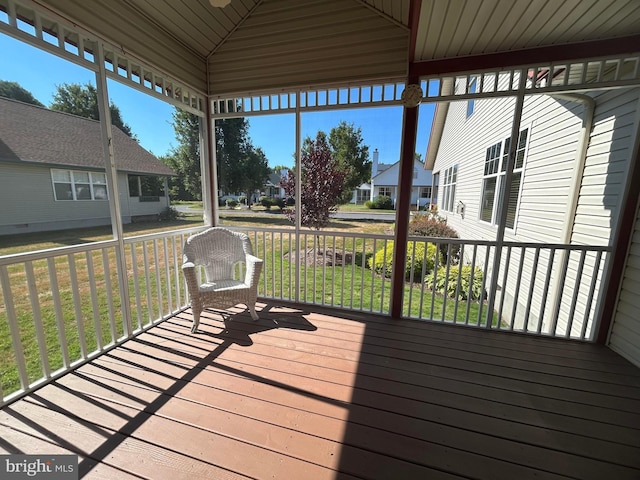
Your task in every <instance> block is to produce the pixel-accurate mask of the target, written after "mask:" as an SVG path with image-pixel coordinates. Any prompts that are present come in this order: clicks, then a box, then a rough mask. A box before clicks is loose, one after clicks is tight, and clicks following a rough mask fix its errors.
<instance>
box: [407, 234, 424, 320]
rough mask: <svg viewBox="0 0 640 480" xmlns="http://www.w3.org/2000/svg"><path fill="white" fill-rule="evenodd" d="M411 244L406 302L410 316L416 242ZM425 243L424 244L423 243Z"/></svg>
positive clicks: (408, 315)
mask: <svg viewBox="0 0 640 480" xmlns="http://www.w3.org/2000/svg"><path fill="white" fill-rule="evenodd" d="M411 243H412V244H413V246H412V247H411V259H410V262H411V264H410V265H408V267H409V301H408V302H407V313H406V315H407V317H410V316H411V307H412V306H413V284H414V281H415V279H414V274H415V272H414V270H415V268H416V244H417V242H411ZM425 245H426V244H425ZM425 250H426V248H425Z"/></svg>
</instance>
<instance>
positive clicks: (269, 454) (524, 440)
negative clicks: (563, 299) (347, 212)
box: [0, 303, 640, 480]
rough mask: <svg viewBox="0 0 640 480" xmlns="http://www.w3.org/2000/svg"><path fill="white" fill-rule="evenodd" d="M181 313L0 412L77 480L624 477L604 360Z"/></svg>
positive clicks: (550, 344)
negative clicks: (63, 460) (74, 459)
mask: <svg viewBox="0 0 640 480" xmlns="http://www.w3.org/2000/svg"><path fill="white" fill-rule="evenodd" d="M263 306H264V308H263V312H262V314H261V319H260V320H259V321H258V322H255V323H254V322H252V321H251V319H250V317H249V316H248V315H247V314H238V315H234V316H232V317H231V319H230V320H227V321H226V322H224V321H222V319H221V317H220V315H218V314H215V313H212V312H206V313H205V314H204V318H203V320H202V323H201V329H200V331H199V332H198V333H197V334H191V333H190V332H189V327H190V324H191V317H190V314H189V312H185V313H183V314H181V315H178V316H177V317H175V318H173V319H171V320H169V321H167V322H164V323H163V324H161V325H159V326H157V327H155V328H153V329H151V330H149V331H148V332H146V333H144V334H142V335H141V336H139V337H138V338H137V339H135V340H132V341H129V342H127V343H126V344H124V345H123V346H121V347H119V348H117V349H114V350H112V351H111V352H110V353H108V354H106V355H103V356H102V357H100V358H99V359H97V360H95V361H93V362H91V363H90V364H87V365H84V366H83V367H81V368H79V369H78V370H77V371H75V372H73V373H71V374H68V375H66V376H65V377H63V378H62V379H60V380H59V381H56V382H54V383H53V384H50V385H48V386H46V387H44V388H42V389H40V390H39V391H37V392H35V393H34V394H32V395H30V396H28V397H26V398H24V399H22V400H20V401H18V402H16V403H14V404H12V405H10V406H9V407H7V408H5V409H4V410H2V411H0V453H28V454H32V453H33V454H61V453H74V454H78V455H79V467H80V477H81V478H103V479H118V478H151V479H172V480H175V479H199V478H202V479H236V478H255V479H274V478H278V479H287V480H289V479H291V480H298V479H300V480H306V479H310V480H323V479H351V478H364V479H394V480H395V479H453V478H474V479H484V478H492V479H507V480H514V479H518V480H521V479H529V478H536V479H546V478H554V479H555V478H580V479H598V480H601V479H616V480H620V479H639V478H640V370H639V369H637V368H635V367H633V366H632V365H631V364H629V363H628V362H626V361H625V360H623V359H622V358H621V357H619V356H618V355H616V354H615V353H613V352H612V351H611V350H609V349H607V348H602V347H598V346H595V345H586V344H578V343H572V342H565V341H562V340H553V339H538V338H532V337H524V336H519V335H509V334H505V333H497V332H486V331H478V330H472V329H465V328H460V327H450V326H446V325H433V324H427V323H422V322H412V321H393V320H390V319H386V318H384V317H378V316H376V315H368V314H352V313H349V312H342V311H335V310H330V309H326V310H325V309H317V308H314V309H313V312H311V311H309V310H307V309H306V307H300V308H298V307H296V306H293V305H288V306H287V305H283V304H279V303H269V304H266V305H263Z"/></svg>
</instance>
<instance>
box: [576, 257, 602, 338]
mask: <svg viewBox="0 0 640 480" xmlns="http://www.w3.org/2000/svg"><path fill="white" fill-rule="evenodd" d="M601 260H602V250H599V251H598V253H597V254H596V261H595V263H594V265H593V269H592V271H591V287H590V288H589V296H588V297H587V303H586V305H585V309H584V320H583V322H582V330H581V331H580V340H584V339H585V338H586V334H587V326H588V325H589V317H590V316H591V305H592V304H593V296H594V293H595V291H596V285H597V284H598V278H599V277H600V261H601ZM592 337H593V332H592V331H591V332H589V340H592Z"/></svg>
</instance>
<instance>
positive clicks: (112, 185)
mask: <svg viewBox="0 0 640 480" xmlns="http://www.w3.org/2000/svg"><path fill="white" fill-rule="evenodd" d="M97 45H98V51H97V59H96V64H97V65H98V71H97V72H96V91H97V96H98V112H99V113H100V128H101V131H102V146H103V153H104V161H105V171H106V174H107V188H108V191H109V211H110V213H111V227H112V229H113V236H114V237H115V239H116V240H117V241H118V245H117V247H116V257H117V261H118V286H119V288H120V299H121V301H122V319H123V322H124V331H125V332H124V333H125V335H126V336H127V337H129V336H131V332H132V329H131V308H130V302H129V283H128V275H127V261H126V258H125V245H124V230H123V228H122V211H121V208H120V194H119V192H118V170H117V167H116V160H115V155H114V151H113V131H112V128H111V112H110V110H109V94H108V91H107V74H106V70H105V67H104V48H103V45H102V42H97Z"/></svg>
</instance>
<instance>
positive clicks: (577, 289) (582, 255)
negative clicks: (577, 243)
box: [564, 250, 587, 338]
mask: <svg viewBox="0 0 640 480" xmlns="http://www.w3.org/2000/svg"><path fill="white" fill-rule="evenodd" d="M586 256H587V251H586V250H582V251H581V252H580V260H579V264H578V272H577V273H576V278H575V280H574V282H573V295H572V297H571V307H569V318H568V319H567V330H566V331H565V332H564V337H565V338H569V337H570V336H571V329H572V328H573V319H574V317H575V313H576V305H577V302H578V295H579V294H580V285H581V284H582V272H583V270H584V264H585V259H586Z"/></svg>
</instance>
